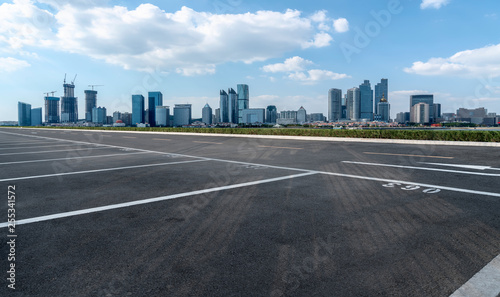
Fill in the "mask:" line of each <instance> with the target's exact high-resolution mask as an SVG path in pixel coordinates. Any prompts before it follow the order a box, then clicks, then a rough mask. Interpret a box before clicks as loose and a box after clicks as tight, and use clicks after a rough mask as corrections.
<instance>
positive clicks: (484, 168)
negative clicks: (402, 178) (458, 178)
mask: <svg viewBox="0 0 500 297" xmlns="http://www.w3.org/2000/svg"><path fill="white" fill-rule="evenodd" d="M419 163H421V164H429V165H438V166H449V167H459V168H467V169H476V170H486V169H488V170H500V169H499V168H491V166H481V165H462V164H444V163H426V162H419Z"/></svg>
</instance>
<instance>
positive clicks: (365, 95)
mask: <svg viewBox="0 0 500 297" xmlns="http://www.w3.org/2000/svg"><path fill="white" fill-rule="evenodd" d="M359 93H360V97H361V100H360V118H361V119H366V120H368V121H373V90H372V88H371V85H370V81H369V80H365V81H364V82H363V83H362V84H361V85H359Z"/></svg>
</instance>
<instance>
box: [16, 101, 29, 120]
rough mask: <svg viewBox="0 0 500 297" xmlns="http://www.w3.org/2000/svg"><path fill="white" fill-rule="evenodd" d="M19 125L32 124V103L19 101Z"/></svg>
mask: <svg viewBox="0 0 500 297" xmlns="http://www.w3.org/2000/svg"><path fill="white" fill-rule="evenodd" d="M17 125H18V126H31V104H28V103H24V102H18V103H17Z"/></svg>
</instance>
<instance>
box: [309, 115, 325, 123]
mask: <svg viewBox="0 0 500 297" xmlns="http://www.w3.org/2000/svg"><path fill="white" fill-rule="evenodd" d="M309 119H310V121H311V122H324V121H325V116H324V115H323V113H311V114H310V115H309Z"/></svg>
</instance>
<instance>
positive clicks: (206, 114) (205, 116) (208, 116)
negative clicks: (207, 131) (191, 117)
mask: <svg viewBox="0 0 500 297" xmlns="http://www.w3.org/2000/svg"><path fill="white" fill-rule="evenodd" d="M201 121H202V122H203V123H205V124H207V125H212V108H211V107H210V105H208V103H207V104H205V106H204V107H203V109H202V110H201Z"/></svg>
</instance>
